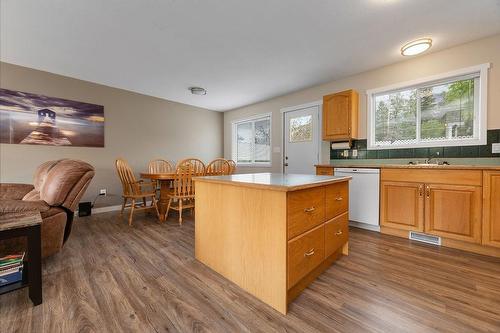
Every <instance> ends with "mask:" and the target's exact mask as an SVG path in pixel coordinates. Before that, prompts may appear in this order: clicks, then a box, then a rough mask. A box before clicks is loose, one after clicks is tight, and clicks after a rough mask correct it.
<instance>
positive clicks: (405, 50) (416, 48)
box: [401, 38, 432, 56]
mask: <svg viewBox="0 0 500 333" xmlns="http://www.w3.org/2000/svg"><path fill="white" fill-rule="evenodd" d="M431 46H432V39H430V38H420V39H416V40H414V41H411V42H409V43H406V44H405V45H403V47H402V48H401V55H403V56H414V55H417V54H420V53H422V52H424V51H427V50H428V49H429V48H430V47H431Z"/></svg>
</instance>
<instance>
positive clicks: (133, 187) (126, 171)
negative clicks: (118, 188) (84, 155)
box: [115, 158, 161, 225]
mask: <svg viewBox="0 0 500 333" xmlns="http://www.w3.org/2000/svg"><path fill="white" fill-rule="evenodd" d="M115 165H116V171H117V172H118V177H119V178H120V181H121V183H122V188H123V195H122V197H123V204H122V210H121V213H120V214H121V215H123V210H124V209H125V207H130V216H129V218H128V225H132V218H133V216H134V212H135V211H138V210H145V209H154V210H155V212H156V215H157V216H158V218H159V219H161V218H160V212H159V211H158V205H157V201H156V191H155V183H152V182H145V181H143V180H136V178H135V176H134V173H133V172H132V169H131V168H130V166H129V165H128V163H127V161H125V160H123V159H120V158H119V159H117V160H116V162H115ZM147 198H151V206H148V205H146V199H147ZM128 200H132V202H131V204H130V205H129V206H127V202H128Z"/></svg>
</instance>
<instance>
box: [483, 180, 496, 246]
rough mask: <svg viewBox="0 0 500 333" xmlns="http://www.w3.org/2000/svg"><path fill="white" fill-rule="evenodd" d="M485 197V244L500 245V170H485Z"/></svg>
mask: <svg viewBox="0 0 500 333" xmlns="http://www.w3.org/2000/svg"><path fill="white" fill-rule="evenodd" d="M483 198H484V200H483V212H484V216H483V244H484V245H489V246H494V247H500V171H484V173H483Z"/></svg>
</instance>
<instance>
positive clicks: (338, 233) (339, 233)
mask: <svg viewBox="0 0 500 333" xmlns="http://www.w3.org/2000/svg"><path fill="white" fill-rule="evenodd" d="M342 234H343V232H342V230H339V231H337V232H336V233H335V235H336V236H340V235H342Z"/></svg>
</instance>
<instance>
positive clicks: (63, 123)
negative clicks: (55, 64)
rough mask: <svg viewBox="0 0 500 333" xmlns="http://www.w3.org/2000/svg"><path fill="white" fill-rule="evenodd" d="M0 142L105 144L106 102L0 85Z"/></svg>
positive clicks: (51, 144) (92, 145)
mask: <svg viewBox="0 0 500 333" xmlns="http://www.w3.org/2000/svg"><path fill="white" fill-rule="evenodd" d="M0 143H12V144H31V145H49V146H75V147H104V106H102V105H96V104H90V103H84V102H76V101H71V100H67V99H62V98H56V97H48V96H44V95H38V94H32V93H27V92H21V91H14V90H7V89H0Z"/></svg>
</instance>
